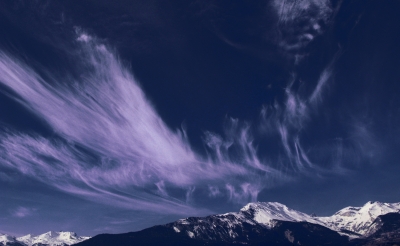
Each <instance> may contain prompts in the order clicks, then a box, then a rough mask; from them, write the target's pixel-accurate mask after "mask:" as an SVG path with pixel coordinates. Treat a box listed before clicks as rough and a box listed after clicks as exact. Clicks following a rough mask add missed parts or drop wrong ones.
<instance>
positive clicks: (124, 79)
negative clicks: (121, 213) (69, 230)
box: [0, 33, 278, 213]
mask: <svg viewBox="0 0 400 246" xmlns="http://www.w3.org/2000/svg"><path fill="white" fill-rule="evenodd" d="M77 42H78V45H79V47H80V50H79V58H80V60H77V62H78V64H79V65H80V66H81V67H82V69H81V70H79V73H80V77H79V78H74V77H73V76H70V77H64V78H63V79H56V77H57V76H56V74H54V73H53V74H52V73H50V72H49V71H45V74H46V75H47V76H46V79H45V78H43V77H41V76H40V75H39V74H38V73H37V72H36V71H35V70H34V69H33V68H31V67H29V66H28V65H27V64H26V63H24V62H22V61H20V60H18V59H16V58H13V57H12V56H10V55H9V54H6V53H4V52H0V81H1V83H2V84H3V85H4V86H6V87H7V88H8V89H10V90H11V91H12V92H13V93H12V94H10V95H9V96H10V97H12V98H13V99H15V100H17V101H19V102H20V103H22V104H23V105H24V106H25V107H26V108H28V109H30V110H31V111H32V112H34V113H35V114H36V115H38V116H39V117H41V118H42V119H43V120H44V121H45V122H47V124H48V125H49V126H50V127H51V128H52V129H53V130H54V131H55V132H56V133H57V136H55V137H52V138H50V139H49V138H45V137H43V136H40V135H35V134H30V135H27V134H22V133H18V132H15V131H13V130H10V129H9V130H8V131H3V132H2V133H1V140H0V146H1V152H2V158H3V161H2V163H3V164H2V165H6V166H7V167H8V168H13V169H15V170H18V171H19V172H21V173H22V174H24V175H28V176H31V177H33V178H36V179H38V180H41V181H42V182H45V183H47V184H49V185H52V186H54V187H57V188H59V189H60V190H62V191H65V192H68V193H71V194H75V195H78V196H83V197H86V198H89V199H92V200H96V201H101V202H105V203H108V204H113V205H117V206H123V207H128V208H134V209H142V208H145V209H146V210H153V211H160V210H163V211H168V212H178V213H187V212H188V211H190V212H195V210H194V209H192V205H188V204H191V201H192V199H193V197H194V196H195V195H196V192H197V191H201V190H202V189H204V190H208V187H209V185H212V186H213V187H219V188H218V189H219V190H221V192H222V191H224V192H226V194H228V193H229V194H230V195H229V196H231V197H232V199H233V198H234V197H237V196H236V195H234V194H236V193H237V192H238V191H235V192H234V191H233V188H232V187H240V188H239V190H241V192H244V193H245V194H251V195H250V196H251V199H252V200H254V199H255V197H256V196H257V193H258V192H259V191H260V189H262V185H261V183H259V181H257V180H259V178H255V177H258V176H260V171H261V176H262V177H268V176H273V175H276V173H278V172H277V171H276V170H273V169H272V168H271V167H269V165H268V163H262V162H261V161H260V160H259V159H258V157H257V151H256V148H255V147H254V146H253V143H252V137H251V135H250V131H249V126H246V127H244V128H243V127H241V126H239V125H238V124H239V122H238V121H237V120H232V121H231V123H230V127H229V130H227V131H228V132H227V136H228V138H229V139H228V140H223V139H222V138H221V137H218V136H217V135H216V134H213V133H206V137H205V141H206V143H207V145H208V146H209V147H210V151H211V152H210V155H209V156H208V157H202V156H199V155H198V154H196V153H195V152H194V151H192V149H191V147H190V145H189V143H188V140H187V137H186V133H185V132H184V131H183V130H175V131H172V130H170V129H169V128H168V127H167V126H166V125H165V123H164V122H163V120H162V119H161V118H160V117H159V115H158V114H157V112H156V111H155V110H154V108H153V107H152V105H151V103H150V102H149V101H148V100H147V98H146V96H145V95H144V93H143V91H142V90H141V88H140V86H139V85H138V83H137V81H136V80H135V78H134V77H133V76H132V74H131V73H130V72H129V70H128V69H127V68H126V67H125V66H124V65H122V64H121V62H120V61H119V60H118V58H117V56H116V55H115V54H114V53H113V52H112V51H111V50H110V49H109V48H108V47H107V46H105V45H103V44H101V43H99V42H97V40H96V39H95V38H93V37H91V36H89V35H87V34H85V33H80V35H79V36H78V38H77ZM227 129H228V128H227ZM232 144H234V145H235V146H232V147H234V148H237V150H238V151H239V152H238V153H237V154H235V155H232V154H231V149H230V148H231V146H230V145H232ZM252 177H253V178H252ZM249 179H252V180H253V181H252V182H251V183H252V185H251V186H249V182H248V180H249ZM224 180H230V184H229V185H227V184H226V182H227V181H224ZM256 183H257V184H256ZM250 187H251V188H250ZM235 189H236V188H235ZM236 190H238V189H236ZM214 194H216V193H214ZM182 196H183V197H185V198H184V199H182V198H179V197H182ZM245 196H247V195H245Z"/></svg>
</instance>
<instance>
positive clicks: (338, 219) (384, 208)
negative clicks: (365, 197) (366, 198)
mask: <svg viewBox="0 0 400 246" xmlns="http://www.w3.org/2000/svg"><path fill="white" fill-rule="evenodd" d="M399 211H400V203H382V202H371V201H370V202H367V203H365V204H364V206H362V207H346V208H343V209H341V210H339V211H338V212H336V213H335V214H334V215H332V216H329V217H318V219H319V220H320V221H321V222H323V223H324V224H325V226H326V227H328V228H331V229H332V230H336V231H341V230H348V231H352V232H355V233H357V234H360V235H364V234H365V233H366V232H367V231H368V227H369V226H370V225H371V224H372V223H373V222H374V220H375V219H376V218H377V217H378V216H380V215H384V214H387V213H397V212H399Z"/></svg>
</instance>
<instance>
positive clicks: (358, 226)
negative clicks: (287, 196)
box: [172, 202, 400, 240]
mask: <svg viewBox="0 0 400 246" xmlns="http://www.w3.org/2000/svg"><path fill="white" fill-rule="evenodd" d="M399 211H400V203H380V202H368V203H366V204H365V205H364V206H363V207H346V208H344V209H342V210H340V211H338V212H337V213H335V214H334V215H332V216H329V217H313V216H310V215H308V214H305V213H302V212H299V211H296V210H293V209H290V208H288V207H287V206H285V205H283V204H281V203H278V202H256V203H249V204H247V205H246V206H244V207H243V208H242V209H240V211H239V212H232V213H226V214H219V215H212V216H208V217H204V218H187V219H182V220H178V221H176V222H175V223H173V226H172V229H173V230H174V231H175V232H177V233H179V232H181V231H185V232H186V233H187V234H188V236H190V237H192V238H203V239H204V238H208V239H217V238H218V239H222V240H226V239H228V238H235V237H238V236H240V235H241V234H243V233H244V232H245V230H246V229H245V227H246V224H247V225H251V226H253V227H257V229H256V230H259V228H260V226H261V227H264V228H269V229H271V228H273V227H274V226H275V225H276V223H277V221H290V222H309V223H313V224H318V225H322V226H325V227H327V228H329V229H331V230H334V231H337V232H339V233H340V234H342V235H346V236H349V237H350V238H356V237H358V236H357V234H358V235H366V234H370V233H373V228H370V225H371V224H372V223H373V221H374V220H375V219H376V218H377V217H378V216H379V215H384V214H387V213H391V212H399ZM346 231H350V232H352V233H349V232H346ZM353 233H354V234H353Z"/></svg>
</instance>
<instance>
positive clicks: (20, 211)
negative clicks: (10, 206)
mask: <svg viewBox="0 0 400 246" xmlns="http://www.w3.org/2000/svg"><path fill="white" fill-rule="evenodd" d="M34 211H35V209H33V208H26V207H17V208H16V209H14V210H12V211H11V212H10V213H11V215H12V216H14V217H17V218H24V217H28V216H31V215H32V214H33V213H34Z"/></svg>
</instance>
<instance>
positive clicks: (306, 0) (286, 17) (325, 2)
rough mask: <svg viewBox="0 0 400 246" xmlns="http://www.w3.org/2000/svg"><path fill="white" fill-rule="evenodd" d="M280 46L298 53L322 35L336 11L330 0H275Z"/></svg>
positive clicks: (273, 6) (273, 2) (274, 7)
mask: <svg viewBox="0 0 400 246" xmlns="http://www.w3.org/2000/svg"><path fill="white" fill-rule="evenodd" d="M271 5H272V8H273V9H274V10H275V13H276V15H277V18H278V26H277V27H278V30H279V33H280V46H281V47H282V48H284V49H285V50H287V51H291V52H295V53H297V52H298V51H300V50H301V49H302V48H304V47H305V46H307V45H308V44H309V43H310V42H311V41H312V40H313V39H315V37H317V36H319V35H321V34H322V33H323V32H324V31H325V29H326V26H328V25H329V24H330V19H331V17H332V14H333V12H334V11H335V10H334V8H333V6H332V5H331V1H329V0H299V1H288V0H274V1H272V2H271Z"/></svg>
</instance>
